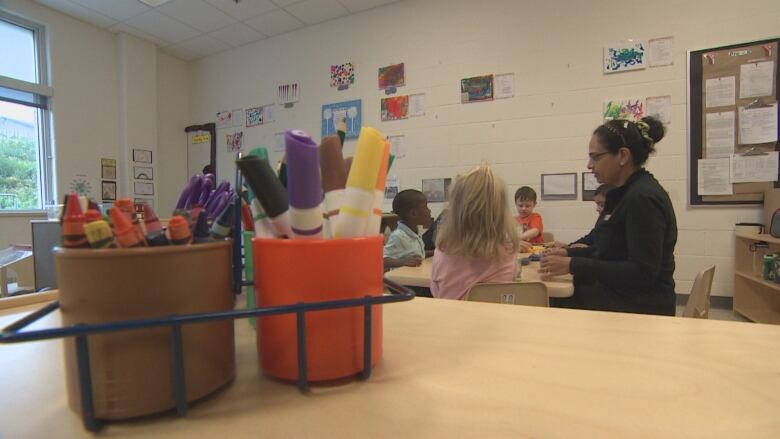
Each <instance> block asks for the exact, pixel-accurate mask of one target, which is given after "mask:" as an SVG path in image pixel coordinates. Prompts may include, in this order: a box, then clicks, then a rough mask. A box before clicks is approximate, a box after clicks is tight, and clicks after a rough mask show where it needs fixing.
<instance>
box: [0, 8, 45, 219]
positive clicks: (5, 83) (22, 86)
mask: <svg viewBox="0 0 780 439" xmlns="http://www.w3.org/2000/svg"><path fill="white" fill-rule="evenodd" d="M0 20H3V21H6V22H8V23H10V24H12V25H15V26H19V27H22V28H25V29H28V30H31V31H32V32H33V38H34V39H35V61H36V62H37V64H38V65H37V69H36V70H37V73H38V75H37V76H38V78H37V82H27V81H22V80H19V79H15V78H9V77H6V76H2V75H0V87H5V88H10V89H13V90H19V91H23V92H28V93H34V94H36V95H38V97H39V98H41V99H43V100H44V101H45V103H46V105H45V107H46V108H42V109H40V111H39V112H38V113H39V117H38V187H39V190H40V195H41V208H40V209H31V210H0V216H15V215H19V214H27V213H38V212H41V211H43V210H45V209H46V206H52V205H56V204H57V199H56V191H55V181H56V180H55V177H54V173H55V169H56V168H55V164H54V148H53V146H52V143H53V136H52V129H51V127H52V112H51V101H52V96H53V95H54V90H53V89H52V87H51V86H49V64H48V50H47V44H46V42H47V41H46V28H45V27H44V26H43V25H42V24H39V23H35V22H32V21H30V20H27V19H25V18H22V17H19V16H18V15H15V14H11V13H9V12H7V11H5V10H3V9H0Z"/></svg>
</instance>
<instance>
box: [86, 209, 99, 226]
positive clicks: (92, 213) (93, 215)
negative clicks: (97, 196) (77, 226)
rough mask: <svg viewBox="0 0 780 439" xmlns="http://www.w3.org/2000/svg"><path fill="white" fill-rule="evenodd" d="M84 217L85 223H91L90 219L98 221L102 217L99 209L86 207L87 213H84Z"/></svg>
mask: <svg viewBox="0 0 780 439" xmlns="http://www.w3.org/2000/svg"><path fill="white" fill-rule="evenodd" d="M84 218H85V219H86V220H85V221H84V222H85V223H91V222H92V221H98V220H102V219H103V215H101V214H100V211H99V210H97V209H87V213H85V214H84Z"/></svg>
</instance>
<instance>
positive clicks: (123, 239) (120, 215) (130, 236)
mask: <svg viewBox="0 0 780 439" xmlns="http://www.w3.org/2000/svg"><path fill="white" fill-rule="evenodd" d="M108 214H109V216H110V217H111V223H112V224H114V238H115V239H116V246H117V247H119V248H129V247H145V246H146V240H141V239H140V238H139V237H138V229H137V228H136V227H135V226H133V223H131V222H130V218H128V217H127V214H126V213H124V212H122V211H121V210H120V209H119V208H118V207H112V208H111V209H108Z"/></svg>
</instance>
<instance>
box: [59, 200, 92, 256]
mask: <svg viewBox="0 0 780 439" xmlns="http://www.w3.org/2000/svg"><path fill="white" fill-rule="evenodd" d="M68 199H70V201H69V202H66V206H65V215H64V216H63V217H62V246H63V247H65V248H88V247H89V241H87V235H86V234H85V233H84V222H85V219H84V214H83V213H82V212H81V203H79V197H78V195H76V193H75V192H73V193H71V194H70V197H68Z"/></svg>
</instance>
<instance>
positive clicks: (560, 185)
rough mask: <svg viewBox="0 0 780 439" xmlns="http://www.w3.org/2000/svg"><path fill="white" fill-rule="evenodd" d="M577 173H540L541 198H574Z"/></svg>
mask: <svg viewBox="0 0 780 439" xmlns="http://www.w3.org/2000/svg"><path fill="white" fill-rule="evenodd" d="M576 199H577V173H576V172H571V173H565V174H542V200H576Z"/></svg>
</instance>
